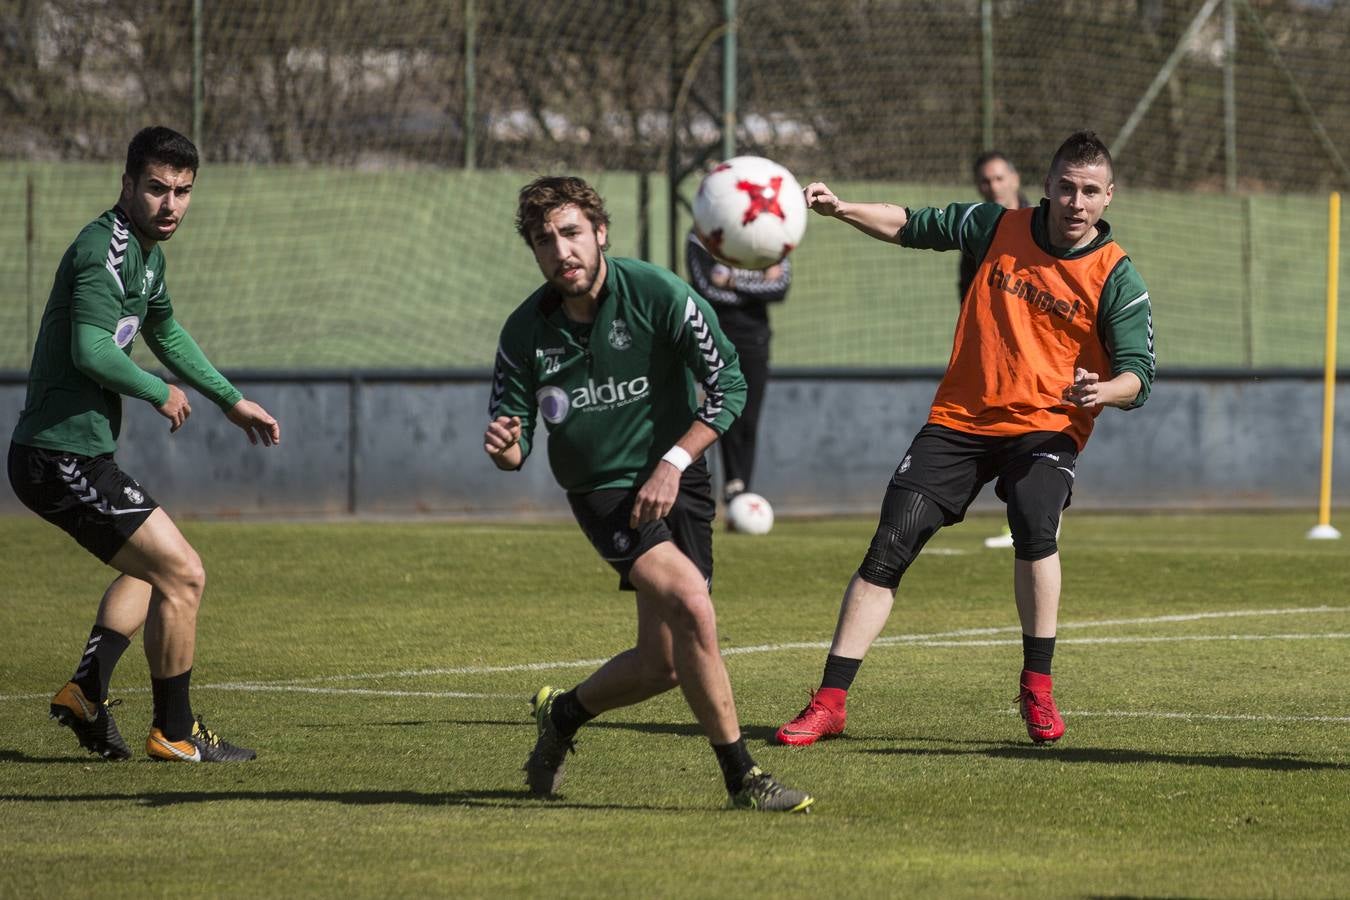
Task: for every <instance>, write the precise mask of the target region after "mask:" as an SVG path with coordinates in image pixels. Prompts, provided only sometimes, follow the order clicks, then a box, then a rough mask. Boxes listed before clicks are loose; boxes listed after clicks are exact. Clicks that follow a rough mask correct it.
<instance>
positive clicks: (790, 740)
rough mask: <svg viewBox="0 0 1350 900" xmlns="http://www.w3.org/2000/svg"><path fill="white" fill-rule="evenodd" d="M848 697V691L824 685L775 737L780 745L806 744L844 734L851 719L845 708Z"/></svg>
mask: <svg viewBox="0 0 1350 900" xmlns="http://www.w3.org/2000/svg"><path fill="white" fill-rule="evenodd" d="M847 696H848V694H847V693H846V692H844V691H842V690H839V689H838V688H821V689H820V690H818V691H816V692H815V693H813V694H812V695H811V702H810V703H808V704H806V709H803V710H802V711H801V712H799V713H797V717H796V718H795V719H793V720H792V721H791V722H788V723H787V724H786V725H784V726H783V727H782V728H779V729H778V731H777V732H776V733H775V734H774V738H775V739H776V740H777V741H778V743H780V744H788V745H790V746H793V747H806V746H809V745H811V744H814V743H815V742H816V741H818V740H820V739H821V738H828V737H834V736H835V735H837V734H843V732H844V720H845V719H846V718H848V713H847V712H846V711H845V709H844V699H845V698H846V697H847Z"/></svg>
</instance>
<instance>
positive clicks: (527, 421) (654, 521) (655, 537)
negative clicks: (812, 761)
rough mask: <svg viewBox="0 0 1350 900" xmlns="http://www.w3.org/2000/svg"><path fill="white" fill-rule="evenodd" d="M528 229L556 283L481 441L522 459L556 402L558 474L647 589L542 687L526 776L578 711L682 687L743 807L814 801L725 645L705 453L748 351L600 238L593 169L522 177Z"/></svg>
mask: <svg viewBox="0 0 1350 900" xmlns="http://www.w3.org/2000/svg"><path fill="white" fill-rule="evenodd" d="M516 228H517V230H518V231H519V232H520V235H521V237H523V238H524V239H525V242H526V243H527V244H529V246H530V248H531V249H532V250H533V251H534V258H535V261H536V262H537V263H538V264H539V270H540V271H541V272H542V273H543V274H544V277H545V279H546V283H545V284H544V285H543V287H541V288H539V290H537V291H535V292H534V293H533V294H531V295H530V297H529V298H528V299H527V300H526V301H525V302H524V303H522V304H521V305H520V306H519V307H518V308H517V309H516V311H515V312H513V313H512V314H511V316H510V317H509V318H508V319H507V320H506V325H505V326H504V327H503V328H502V334H501V345H500V347H499V349H498V352H497V363H496V370H495V375H494V378H493V386H492V401H491V404H490V408H489V417H490V419H491V421H490V422H489V424H488V427H487V431H486V433H485V434H484V436H483V449H484V450H486V451H487V454H488V456H489V457H491V459H492V461H493V462H494V463H495V464H496V465H497V466H498V468H501V469H507V470H514V469H519V468H520V466H521V465H522V464H523V463H524V462H525V458H526V457H527V456H529V454H530V450H531V448H532V447H533V444H534V427H535V417H536V414H538V415H541V416H542V417H543V419H544V423H545V425H546V427H547V428H548V432H549V437H548V457H549V464H550V466H551V467H552V470H553V475H554V477H555V478H556V479H557V480H558V483H559V484H560V485H561V486H562V487H563V488H564V489H565V490H566V491H567V499H568V501H569V503H570V504H571V506H572V511H573V513H574V514H575V516H576V519H577V522H578V523H579V524H580V525H581V529H582V531H584V532H585V533H586V536H587V537H588V538H589V539H590V541H591V543H592V544H593V545H594V546H595V548H596V550H598V551H599V553H600V555H601V556H602V557H603V558H604V559H605V561H606V562H608V563H609V564H610V565H611V566H613V567H614V568H615V570H616V571H618V573H619V575H620V587H621V588H622V589H627V590H635V591H636V593H637V620H638V621H637V645H636V646H635V647H633V648H631V649H629V650H625V651H624V652H622V653H620V654H619V655H617V656H615V657H614V658H613V659H611V660H609V661H608V662H607V663H605V664H604V665H603V666H601V667H600V668H599V669H597V670H596V671H595V672H593V673H592V674H591V675H590V677H588V678H587V679H586V680H585V681H583V682H582V683H581V684H579V685H577V686H576V687H574V688H573V689H572V690H569V691H563V690H560V689H558V688H553V687H543V688H540V690H539V692H538V693H537V694H536V695H535V697H534V699H533V701H532V705H533V707H534V712H535V723H536V726H537V728H538V738H537V741H536V743H535V746H534V750H533V752H531V754H530V756H529V759H528V760H527V761H526V763H525V772H526V776H527V783H528V784H529V787H530V790H531V791H533V792H534V793H536V794H552V793H554V792H555V791H556V790H557V788H558V785H559V784H560V783H561V781H562V775H563V765H564V762H565V758H566V755H567V753H568V752H569V751H571V750H572V749H573V745H572V737H573V735H575V734H576V732H577V729H578V728H580V727H581V725H583V724H584V723H586V722H588V721H589V720H591V719H592V718H594V717H595V716H597V715H599V714H600V713H603V712H605V711H607V710H611V709H617V708H619V707H622V706H630V705H632V704H634V703H640V702H641V701H643V700H646V699H648V698H649V697H654V696H656V695H657V694H660V693H662V692H664V691H668V690H670V689H671V688H672V687H675V686H676V685H677V684H678V685H679V686H680V687H681V689H682V690H683V691H684V696H685V699H686V700H687V701H688V703H689V706H690V708H691V709H692V710H693V712H694V715H695V717H696V718H697V719H698V721H699V724H700V725H702V726H703V730H704V733H705V734H707V736H708V739H709V741H711V742H712V745H713V750H714V751H715V753H716V754H717V759H718V762H719V763H720V764H721V767H722V774H723V777H724V780H725V783H726V788H727V793H728V794H729V796H730V805H732V806H736V807H746V808H752V809H762V810H781V811H787V812H797V811H800V810H805V809H807V808H808V807H809V806H810V805H811V803H812V802H813V798H812V797H811V796H810V795H809V794H806V793H805V792H803V791H799V790H794V789H792V788H789V787H785V786H784V785H782V784H780V783H779V782H778V781H776V780H775V779H774V778H773V777H772V776H770V775H767V774H765V773H764V772H762V771H761V770H760V769H759V767H758V766H756V765H755V763H754V760H752V759H751V758H750V754H749V752H748V751H747V750H746V747H745V739H744V738H743V737H742V736H741V730H740V725H739V723H738V721H737V718H736V704H735V701H734V700H733V698H732V694H731V683H730V681H729V680H728V678H727V671H726V667H725V666H724V665H723V663H722V657H721V654H720V652H719V651H718V647H717V626H716V620H715V616H714V613H713V606H712V599H711V596H710V585H711V582H712V518H713V512H714V508H715V507H714V503H713V499H712V488H711V484H710V481H709V478H708V469H707V465H706V463H705V462H704V460H703V452H704V451H705V450H707V449H708V447H709V446H710V445H711V444H712V442H713V441H714V440H716V439H717V436H718V435H719V434H721V433H723V432H725V431H726V429H727V426H728V425H730V424H731V422H732V421H733V420H734V419H735V418H736V416H737V414H739V412H740V410H741V407H742V406H743V405H744V403H745V379H744V378H743V377H742V376H741V372H740V368H739V367H738V365H737V361H736V351H735V349H734V348H733V347H732V346H731V344H730V342H728V341H727V339H726V337H725V336H723V334H722V332H721V331H720V329H719V328H718V327H717V318H716V316H714V315H713V312H712V309H711V307H709V306H708V304H707V302H706V301H705V300H703V298H701V297H699V296H698V295H697V294H695V293H694V291H693V289H692V288H690V287H689V285H687V284H685V283H684V282H683V281H681V280H679V279H678V278H676V277H675V276H674V275H672V274H670V273H669V272H667V271H665V270H664V269H660V268H657V267H656V266H653V265H649V264H648V263H644V262H639V261H637V260H632V259H621V258H618V257H611V256H607V255H606V254H605V253H604V250H605V249H606V248H607V247H608V243H607V240H606V238H607V234H608V228H609V215H608V214H607V213H606V212H605V207H604V201H603V200H602V199H601V198H600V196H599V194H597V193H596V192H595V190H594V189H593V188H592V187H591V186H590V185H588V184H587V183H586V182H585V181H582V180H581V179H580V178H570V177H555V178H540V179H537V180H535V181H533V182H531V183H530V184H529V185H526V186H525V188H523V189H522V190H521V192H520V205H519V208H518V211H517V217H516ZM695 376H696V377H697V379H698V381H699V383H700V384H701V386H702V389H703V395H704V396H703V401H702V403H700V402H699V400H698V396H697V392H696V390H695V383H694V378H695Z"/></svg>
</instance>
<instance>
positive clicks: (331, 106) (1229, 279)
mask: <svg viewBox="0 0 1350 900" xmlns="http://www.w3.org/2000/svg"><path fill="white" fill-rule="evenodd" d="M728 13H734V17H732V18H728ZM731 34H734V44H733V45H732V46H733V47H734V49H735V60H736V62H735V66H734V70H732V72H731V74H732V75H733V76H734V77H731V78H727V77H725V76H726V75H727V74H728V73H727V71H726V70H725V67H724V65H723V61H724V59H725V58H726V57H725V55H724V52H725V49H726V44H725V43H724V42H726V41H727V40H728V39H729V35H731ZM1347 50H1350V2H1345V0H1320V2H1319V0H1303V2H1295V0H1281V2H1275V0H1133V2H1124V0H1115V2H1113V0H1093V2H1087V0H932V2H925V0H889V2H886V0H872V2H866V0H795V2H787V3H783V2H769V0H736V2H728V0H683V2H675V0H626V2H625V0H593V2H590V3H584V4H556V3H544V2H537V0H514V2H509V0H439V2H431V0H409V2H401V3H392V4H390V3H384V2H376V0H333V2H328V3H303V4H302V3H295V2H265V0H232V2H228V3H226V2H220V0H139V2H135V3H132V2H129V0H103V2H95V0H45V2H38V0H0V73H2V74H0V211H3V213H4V214H3V216H0V240H3V241H4V244H5V246H7V247H9V248H11V249H10V252H7V253H5V254H4V255H3V257H0V291H3V297H2V298H0V334H3V335H4V337H3V338H0V368H10V369H18V368H23V367H24V366H25V365H26V361H27V356H28V352H29V348H30V347H31V344H32V337H33V329H34V322H36V320H37V318H38V317H39V316H40V313H41V307H42V304H43V303H44V302H45V298H46V290H47V286H48V285H49V284H50V278H51V274H52V272H53V271H54V269H55V266H56V263H57V261H58V260H59V258H60V255H61V252H62V251H63V249H64V247H65V246H66V244H67V243H69V241H70V240H71V238H72V237H73V236H74V234H75V232H76V231H77V230H78V229H79V227H80V226H81V225H83V224H84V223H85V222H87V221H88V220H89V219H91V218H93V217H94V216H95V215H97V214H98V213H99V212H100V211H101V210H102V209H104V208H106V207H107V206H109V205H111V203H112V201H113V199H114V197H115V193H116V188H117V175H118V173H119V172H120V162H121V159H122V156H123V154H124V152H125V146H126V142H127V140H128V139H129V137H130V136H131V134H132V133H134V132H135V131H136V130H137V129H139V128H140V127H142V126H144V125H146V124H151V123H162V124H167V125H170V126H171V127H175V128H178V129H179V130H181V131H183V132H185V133H188V134H190V135H192V136H194V137H195V138H196V140H197V141H198V143H199V146H200V148H201V151H202V155H203V160H204V165H203V169H202V172H201V175H200V177H199V184H198V187H199V190H198V193H197V199H195V200H194V206H193V210H192V214H191V215H190V216H189V218H188V220H187V223H186V225H185V227H184V229H183V232H182V235H181V236H180V237H179V238H177V239H175V241H174V243H173V245H172V246H171V247H168V248H166V249H167V250H168V256H169V279H170V289H171V290H172V291H173V293H174V295H175V297H176V298H177V303H178V307H179V310H180V315H181V318H182V319H183V320H184V321H185V322H186V323H187V324H188V327H189V328H190V329H192V331H193V332H194V334H195V335H196V336H197V337H198V338H199V340H200V341H201V342H202V343H203V345H204V346H205V347H206V348H207V350H208V352H209V353H210V354H211V355H212V357H213V359H215V360H216V361H217V362H219V363H220V364H222V365H226V366H261V367H268V368H278V367H301V368H304V367H315V366H323V367H329V366H338V367H343V368H349V367H399V366H417V367H433V368H436V367H473V368H481V367H486V365H487V364H488V361H489V360H490V359H491V354H492V348H493V345H494V343H495V339H496V329H497V326H498V325H499V323H500V321H501V320H502V319H503V318H504V317H505V315H506V313H507V312H508V311H509V310H510V309H511V308H512V307H513V306H514V304H515V303H516V302H518V301H519V299H520V298H522V297H523V296H524V295H525V294H526V293H527V292H528V291H529V290H530V289H531V288H532V287H533V286H534V284H535V283H536V282H537V280H538V276H537V272H535V271H534V270H533V265H532V261H531V259H530V257H529V255H528V253H527V252H526V250H525V248H524V247H523V245H521V244H520V242H519V240H518V239H517V238H516V237H515V236H514V234H513V233H512V231H511V216H512V212H513V208H514V202H513V200H514V197H513V195H514V190H515V188H517V187H518V186H519V185H520V184H521V183H523V182H524V181H525V180H527V179H528V178H529V177H530V176H531V175H533V174H536V173H539V172H545V171H548V172H555V171H562V170H568V171H576V172H580V173H582V174H589V175H591V176H593V177H595V178H596V180H597V182H598V183H599V185H600V186H601V188H602V191H603V192H604V193H605V194H606V196H607V198H608V199H609V201H610V204H611V206H612V207H614V213H615V216H614V218H615V227H614V228H613V230H612V232H613V233H612V238H613V240H614V244H615V249H616V251H617V252H622V253H629V254H640V255H646V256H649V257H650V258H652V259H653V260H654V261H656V262H659V263H662V264H671V263H672V260H671V258H670V255H669V249H668V248H670V247H672V246H675V247H678V246H679V245H680V241H679V236H680V232H681V230H682V229H683V228H684V227H686V224H687V219H686V218H684V217H683V215H682V213H681V211H680V210H679V209H678V207H676V209H675V210H674V214H673V215H672V214H671V212H670V210H669V209H668V206H669V204H668V196H669V195H668V190H667V185H668V184H670V179H671V178H672V177H673V178H675V179H676V182H677V183H681V184H683V185H684V186H685V187H686V188H687V187H688V182H687V181H683V179H685V178H692V177H695V176H696V174H697V172H698V171H700V170H701V167H702V164H703V163H704V162H706V161H708V160H711V159H714V158H717V157H719V156H720V155H721V153H722V147H723V144H722V125H723V111H724V106H725V104H724V97H725V96H726V92H727V91H730V92H731V94H730V95H731V96H732V97H734V99H735V112H736V117H735V138H736V146H737V149H738V150H739V151H740V152H752V153H758V154H762V155H766V156H770V157H773V158H775V159H777V160H779V161H780V162H783V163H784V164H786V165H787V166H789V168H791V169H793V170H794V171H795V172H797V173H798V175H799V176H800V177H801V178H802V180H803V181H805V180H807V179H825V180H829V181H830V183H831V184H832V185H834V186H836V187H837V188H838V189H839V190H840V191H841V192H846V196H850V197H853V198H856V199H888V200H895V201H897V202H902V203H906V204H910V205H915V204H921V203H928V202H933V203H939V202H949V201H952V200H964V199H974V191H973V187H972V185H971V180H970V174H969V167H970V164H971V162H972V161H973V159H974V158H975V156H976V155H977V154H978V153H979V152H980V151H981V150H982V149H985V148H986V147H990V146H996V147H998V148H999V149H1001V150H1003V151H1004V152H1005V153H1007V154H1008V155H1009V157H1010V158H1012V159H1013V160H1014V161H1015V162H1017V164H1018V166H1019V168H1020V169H1021V170H1022V172H1023V176H1024V186H1025V187H1026V188H1027V193H1028V194H1029V195H1030V196H1031V197H1032V198H1033V199H1034V198H1035V197H1036V196H1038V195H1039V182H1040V180H1041V179H1042V177H1043V175H1044V171H1043V170H1044V166H1045V163H1046V161H1047V160H1048V157H1049V155H1050V153H1051V152H1052V151H1053V150H1054V148H1055V146H1056V145H1057V144H1058V142H1059V141H1060V140H1061V139H1062V138H1063V137H1064V136H1065V135H1066V134H1067V133H1069V132H1070V131H1073V130H1075V129H1077V128H1080V127H1091V128H1094V129H1095V130H1097V131H1098V132H1099V133H1100V134H1101V135H1102V136H1103V137H1104V138H1105V139H1106V140H1107V142H1108V143H1110V144H1112V145H1113V148H1114V149H1115V150H1116V155H1117V175H1118V183H1119V189H1120V191H1119V194H1118V196H1117V202H1116V203H1115V204H1113V206H1112V224H1113V225H1114V226H1115V229H1116V232H1117V236H1118V238H1119V239H1120V241H1121V243H1122V244H1123V245H1124V246H1125V247H1126V248H1127V249H1128V250H1130V251H1131V253H1132V255H1133V257H1134V259H1135V262H1136V263H1137V265H1138V266H1139V268H1140V270H1141V271H1142V273H1143V274H1144V277H1145V279H1146V280H1147V281H1148V282H1149V284H1150V289H1151V291H1152V293H1153V295H1154V304H1155V314H1156V318H1157V321H1158V329H1159V342H1160V353H1161V355H1162V360H1161V361H1162V362H1163V363H1164V364H1165V365H1168V366H1172V367H1176V366H1240V367H1258V368H1259V367H1269V366H1308V365H1313V364H1316V363H1317V362H1318V361H1320V357H1321V352H1322V345H1321V341H1320V334H1321V331H1320V329H1321V309H1322V299H1321V298H1322V296H1323V294H1324V291H1325V278H1326V271H1325V260H1326V248H1325V223H1326V214H1325V194H1326V192H1327V191H1328V190H1330V189H1334V188H1345V187H1347V186H1350V170H1347V168H1346V162H1345V159H1346V156H1347V155H1350V154H1347V152H1346V148H1347V147H1348V146H1350V67H1347V66H1346V65H1345V64H1344V60H1345V59H1346V57H1347ZM691 173H692V174H691ZM672 225H673V227H672ZM798 254H799V255H798V257H797V259H798V265H797V273H798V274H797V279H796V282H797V283H796V284H795V285H794V287H793V290H792V293H791V295H790V297H789V300H788V302H787V304H785V305H784V306H783V307H782V309H781V310H779V311H777V318H776V321H775V325H776V331H777V334H778V337H777V340H776V343H775V348H774V349H775V360H776V363H777V364H779V365H793V364H796V365H811V366H822V365H823V366H878V365H880V366H910V365H921V366H929V365H941V364H942V363H943V362H945V359H946V351H947V346H948V343H949V339H950V330H951V324H952V320H953V318H954V314H955V308H956V294H955V267H956V261H955V260H954V259H949V258H947V256H938V255H933V254H919V253H914V252H910V251H895V250H894V248H889V247H886V246H884V245H879V244H875V242H868V241H867V240H866V239H865V238H862V237H861V236H859V235H857V234H854V233H852V232H851V230H850V229H847V228H845V227H843V226H840V225H837V224H835V223H830V222H824V221H815V222H813V223H812V226H811V229H810V230H809V231H808V235H807V238H806V241H805V242H804V244H803V246H802V247H801V249H800V250H799V251H798ZM675 265H676V266H677V267H678V262H676V263H675ZM1342 344H1343V346H1344V345H1346V344H1350V342H1342Z"/></svg>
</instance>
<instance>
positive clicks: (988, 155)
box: [970, 150, 1017, 178]
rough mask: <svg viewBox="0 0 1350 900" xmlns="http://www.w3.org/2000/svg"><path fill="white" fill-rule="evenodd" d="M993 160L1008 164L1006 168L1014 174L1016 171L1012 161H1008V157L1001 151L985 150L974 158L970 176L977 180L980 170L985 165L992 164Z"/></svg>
mask: <svg viewBox="0 0 1350 900" xmlns="http://www.w3.org/2000/svg"><path fill="white" fill-rule="evenodd" d="M995 160H1000V161H1002V162H1005V163H1007V164H1008V168H1010V169H1012V170H1013V171H1014V172H1016V171H1017V166H1014V165H1013V164H1012V160H1010V159H1008V157H1007V156H1006V155H1005V154H1004V153H1003V152H1002V151H1001V150H986V151H984V152H983V153H981V154H980V155H979V156H977V157H975V165H973V166H971V167H970V174H972V175H974V176H975V177H976V178H979V177H980V170H981V169H983V168H984V167H985V166H986V165H987V164H989V163H991V162H994V161H995Z"/></svg>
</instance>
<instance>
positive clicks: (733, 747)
mask: <svg viewBox="0 0 1350 900" xmlns="http://www.w3.org/2000/svg"><path fill="white" fill-rule="evenodd" d="M712 748H713V752H714V753H716V754H717V764H718V765H719V766H721V767H722V780H723V781H725V782H726V785H727V793H728V794H737V793H740V790H741V785H742V784H743V783H744V782H745V776H746V773H748V772H749V771H750V770H751V769H753V768H754V767H755V761H754V760H753V759H751V758H750V751H749V750H747V749H745V736H744V735H742V736H740V737H738V738H736V740H734V741H732V742H731V743H730V744H713V745H712Z"/></svg>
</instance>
